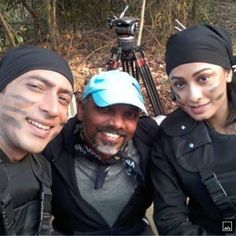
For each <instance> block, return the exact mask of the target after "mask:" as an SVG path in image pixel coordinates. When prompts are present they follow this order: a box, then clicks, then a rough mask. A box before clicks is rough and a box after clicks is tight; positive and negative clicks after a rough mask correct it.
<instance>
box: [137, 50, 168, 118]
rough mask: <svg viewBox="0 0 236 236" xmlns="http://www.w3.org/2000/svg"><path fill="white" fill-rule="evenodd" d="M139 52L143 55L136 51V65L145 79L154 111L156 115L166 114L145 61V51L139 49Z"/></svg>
mask: <svg viewBox="0 0 236 236" xmlns="http://www.w3.org/2000/svg"><path fill="white" fill-rule="evenodd" d="M139 53H140V55H141V56H137V53H136V52H134V55H135V58H136V66H137V70H138V72H139V73H140V75H141V77H142V79H143V81H144V85H145V87H146V89H147V92H148V96H149V98H150V101H151V103H152V107H153V111H154V113H155V115H160V114H164V109H163V107H162V104H161V100H160V98H159V95H158V92H157V89H156V86H155V83H154V81H153V78H152V74H151V71H150V69H149V67H148V65H147V63H146V61H145V58H144V53H143V52H142V51H139Z"/></svg>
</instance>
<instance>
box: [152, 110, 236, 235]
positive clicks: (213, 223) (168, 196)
mask: <svg viewBox="0 0 236 236" xmlns="http://www.w3.org/2000/svg"><path fill="white" fill-rule="evenodd" d="M157 139H158V140H157V141H156V142H155V144H154V150H153V152H152V158H153V162H154V167H153V169H152V177H153V184H154V187H155V189H156V191H155V194H154V203H155V207H156V208H155V212H154V220H155V223H156V226H157V228H158V231H159V233H160V234H163V235H211V234H213V235H216V234H223V233H222V232H221V226H222V222H221V221H222V219H223V217H222V212H221V210H220V209H219V208H218V207H217V206H216V204H215V203H214V201H213V199H212V198H211V196H210V193H209V191H208V188H207V185H206V184H205V183H204V181H202V179H201V174H202V173H204V171H206V170H210V169H211V163H212V162H213V160H214V154H213V153H214V151H213V146H212V140H211V138H210V136H209V133H208V128H207V126H206V125H205V123H204V122H198V121H195V120H194V119H192V118H191V117H190V116H189V115H188V114H187V113H185V112H184V111H182V110H181V109H177V110H176V111H174V112H173V113H172V114H170V115H169V116H168V117H167V118H166V119H165V120H164V121H163V122H162V124H161V129H160V133H159V134H158V138H157ZM222 158H223V157H222ZM232 187H235V186H232ZM186 197H188V199H189V202H188V203H187V202H186ZM235 213H236V212H235ZM187 219H188V220H187Z"/></svg>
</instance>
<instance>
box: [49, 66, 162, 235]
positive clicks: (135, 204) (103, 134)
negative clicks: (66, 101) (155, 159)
mask: <svg viewBox="0 0 236 236" xmlns="http://www.w3.org/2000/svg"><path fill="white" fill-rule="evenodd" d="M77 108H78V114H77V115H76V117H74V118H72V119H71V120H70V121H69V122H68V123H67V125H66V126H65V127H64V129H63V131H62V133H61V134H60V136H58V137H57V138H56V139H55V140H54V141H53V142H51V144H50V145H49V146H48V148H47V149H46V151H45V155H46V156H47V157H48V158H49V159H51V160H52V175H53V188H52V191H53V200H52V206H53V215H54V220H53V228H54V230H55V231H56V232H57V233H60V234H67V235H68V234H69V235H71V234H75V235H152V234H153V232H152V231H151V228H150V226H149V224H148V222H147V220H146V219H145V213H146V210H147V208H148V207H149V206H150V205H151V203H152V199H153V195H152V183H151V181H150V175H149V174H150V149H151V143H152V141H153V139H154V135H155V134H156V132H157V129H158V126H157V124H156V122H155V121H154V120H153V119H151V118H149V117H147V116H142V117H141V116H140V114H141V113H144V114H145V115H147V111H146V108H145V106H144V100H143V96H142V93H141V87H140V85H139V83H138V82H137V80H136V79H135V78H133V77H132V76H130V75H129V74H128V73H126V72H121V71H118V70H112V71H107V72H102V73H100V74H97V75H95V76H93V77H92V78H91V80H90V81H89V83H88V85H87V86H86V88H85V90H84V93H83V96H82V99H81V100H78V101H77Z"/></svg>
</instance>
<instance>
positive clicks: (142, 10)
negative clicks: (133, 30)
mask: <svg viewBox="0 0 236 236" xmlns="http://www.w3.org/2000/svg"><path fill="white" fill-rule="evenodd" d="M145 5H146V0H143V2H142V9H141V14H140V23H139V31H138V39H137V46H140V45H141V38H142V33H143V24H144V13H145Z"/></svg>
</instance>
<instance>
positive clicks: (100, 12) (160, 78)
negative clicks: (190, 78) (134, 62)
mask: <svg viewBox="0 0 236 236" xmlns="http://www.w3.org/2000/svg"><path fill="white" fill-rule="evenodd" d="M126 5H128V6H129V8H128V10H127V12H126V13H125V16H132V17H136V18H140V12H141V7H142V0H100V1H97V0H0V54H2V53H4V52H5V50H6V49H7V48H9V47H16V46H19V45H24V44H30V45H38V46H43V47H47V48H51V49H53V50H55V51H57V52H58V53H59V54H61V55H62V56H64V57H65V58H66V59H67V60H68V61H69V64H70V66H71V68H72V70H73V74H74V77H75V92H76V91H78V92H79V93H80V92H81V90H82V89H83V87H84V85H85V84H86V81H87V80H88V79H89V78H91V76H92V75H93V74H95V73H97V72H99V71H103V70H106V63H107V62H108V60H109V59H110V56H111V48H112V47H116V46H117V34H116V33H115V30H114V27H113V28H112V29H110V28H109V26H108V19H109V18H110V17H112V16H117V17H119V15H120V14H121V12H122V11H123V10H124V8H125V6H126ZM235 12H236V0H225V1H222V0H146V5H145V16H144V27H143V31H142V41H141V45H142V46H143V48H144V50H145V57H146V59H147V61H148V65H149V68H150V70H151V74H152V77H153V80H154V83H155V86H156V89H157V91H158V93H159V96H160V99H161V102H162V105H163V107H164V111H165V113H166V114H168V113H169V112H170V111H172V110H173V109H175V107H176V106H175V104H174V103H173V102H172V101H171V98H170V88H169V83H168V79H167V76H166V74H165V64H164V61H163V57H164V47H165V43H166V40H167V38H168V37H169V36H170V35H171V34H173V33H174V32H176V29H175V26H176V21H175V19H177V20H179V21H180V22H181V23H182V24H183V25H184V26H186V27H187V26H191V25H195V24H198V23H210V24H215V25H218V26H223V27H225V28H226V29H228V30H229V31H230V32H231V33H232V36H233V45H234V48H235V45H236V15H235ZM235 49H236V48H235ZM140 83H141V84H142V85H143V82H142V81H140ZM143 92H144V95H145V100H146V104H147V106H148V110H149V113H150V114H151V115H152V114H153V110H152V106H151V104H150V101H149V98H148V96H147V91H146V89H145V86H143Z"/></svg>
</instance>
